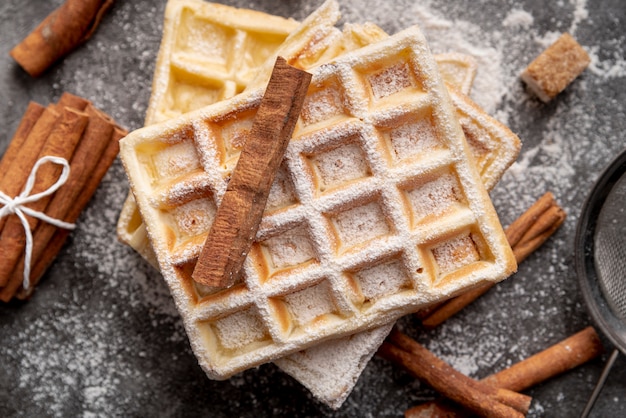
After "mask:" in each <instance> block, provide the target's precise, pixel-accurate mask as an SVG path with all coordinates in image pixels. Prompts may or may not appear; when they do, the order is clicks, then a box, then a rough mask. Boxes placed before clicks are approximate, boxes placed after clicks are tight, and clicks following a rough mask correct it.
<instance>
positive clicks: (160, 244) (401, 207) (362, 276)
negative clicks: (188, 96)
mask: <svg viewBox="0 0 626 418" xmlns="http://www.w3.org/2000/svg"><path fill="white" fill-rule="evenodd" d="M260 98H261V92H260V91H253V92H249V93H246V94H243V95H239V96H236V97H234V98H232V99H229V100H226V101H222V102H219V103H216V104H214V105H211V106H209V107H206V108H203V109H201V110H199V111H196V112H192V113H189V114H187V115H185V116H183V117H180V118H176V119H173V120H170V121H167V122H165V123H163V124H160V125H157V126H152V127H146V128H143V129H141V130H138V131H135V132H134V133H132V134H130V135H129V136H128V137H126V138H125V139H124V140H123V141H122V151H121V156H122V160H123V162H124V165H125V167H126V170H127V172H128V175H129V180H130V183H131V187H132V190H133V193H134V195H135V198H136V200H137V203H138V205H139V208H140V210H141V215H142V217H143V219H144V220H145V222H146V226H147V230H148V233H149V235H150V237H151V241H152V244H153V246H154V249H155V252H156V254H157V259H158V262H159V267H160V268H161V271H162V273H163V275H164V277H165V279H166V281H167V282H168V285H169V286H170V288H171V291H172V294H173V296H174V299H175V300H176V303H177V306H178V308H179V310H180V311H181V314H182V317H183V319H184V322H185V325H186V328H187V332H188V334H189V337H190V341H191V344H192V347H193V349H194V352H195V354H196V356H197V357H198V359H199V362H200V364H201V365H202V366H203V367H204V369H205V371H206V372H207V374H208V375H209V376H210V377H212V378H215V379H223V378H227V377H229V376H231V375H232V374H234V373H237V372H239V371H241V370H244V369H246V368H249V367H253V366H256V365H258V364H261V363H264V362H267V361H271V360H273V359H276V358H279V357H281V356H284V355H286V354H289V353H292V352H295V351H298V350H301V349H303V348H305V347H308V346H310V345H313V344H316V343H319V342H321V341H323V340H325V339H328V338H333V337H338V336H341V335H346V334H350V333H354V332H356V331H361V330H365V329H368V328H372V327H376V326H380V325H383V324H387V323H389V322H390V321H392V320H394V319H396V318H398V317H399V316H401V315H403V314H405V313H408V312H411V311H414V310H416V309H418V308H420V307H422V306H425V305H428V304H430V303H434V302H436V301H438V300H441V299H443V298H447V297H450V296H452V295H454V294H457V293H459V292H461V291H463V290H466V289H467V288H469V287H472V286H476V285H479V284H481V283H484V282H485V281H497V280H502V279H504V278H505V277H507V276H508V275H509V274H510V273H512V272H513V271H514V269H515V261H514V258H513V256H512V253H511V251H510V247H509V246H508V244H507V242H506V239H505V237H504V234H503V232H502V228H501V226H500V224H499V222H498V219H497V216H496V214H495V212H494V210H493V207H492V206H491V202H490V200H489V198H488V195H487V193H486V191H485V189H484V188H483V187H482V184H481V182H480V177H479V174H478V172H477V171H476V167H475V166H474V164H473V160H472V159H471V158H472V157H471V156H470V155H469V151H468V148H467V145H466V142H465V140H464V137H463V133H462V131H461V128H460V126H459V124H458V121H457V117H456V115H455V113H454V109H453V108H452V106H451V103H450V100H449V97H448V94H447V92H446V89H445V86H444V84H443V82H442V81H441V80H440V78H439V73H438V71H437V70H436V64H435V62H434V60H433V58H432V56H431V55H430V53H429V51H428V48H427V46H426V42H425V40H424V39H423V36H422V35H421V33H420V31H419V30H418V29H417V28H415V27H414V28H410V29H407V30H405V31H403V32H401V33H399V34H397V35H394V36H393V37H390V38H389V39H386V40H384V41H381V42H378V43H376V44H373V45H370V46H367V47H364V48H362V49H360V50H358V51H355V52H352V53H349V54H346V55H344V56H342V57H340V58H338V59H337V60H335V61H333V62H331V63H329V64H325V65H322V66H320V67H318V68H316V69H315V70H314V71H313V82H312V84H311V88H310V90H309V93H308V96H307V100H306V101H305V107H304V110H303V112H302V114H301V117H300V120H299V121H298V124H297V126H296V131H295V132H294V135H293V139H292V141H291V143H290V146H289V148H288V150H287V153H286V156H285V160H284V164H283V166H282V169H281V171H280V172H279V173H278V175H277V180H276V182H275V183H274V186H273V188H272V192H271V195H270V199H269V203H268V207H267V208H266V214H265V216H264V219H263V221H262V223H261V227H260V229H259V233H258V235H257V239H256V243H255V244H254V246H253V249H252V251H251V252H250V255H249V256H248V258H247V260H246V265H245V268H244V274H243V279H242V281H241V282H240V283H238V284H236V285H235V286H233V287H232V288H230V289H226V290H216V289H210V288H204V287H202V286H199V285H197V284H195V282H193V280H192V279H191V277H190V274H191V271H192V270H193V266H194V263H195V259H196V258H197V256H198V254H199V251H200V249H201V247H202V244H203V242H204V240H205V239H206V235H207V233H208V229H209V227H210V224H211V221H212V215H213V214H214V213H215V208H216V207H217V205H218V204H219V198H220V196H221V195H222V194H223V192H224V190H225V187H226V183H227V181H228V177H229V175H230V172H231V171H232V169H233V168H234V165H235V163H236V160H237V156H238V153H239V150H240V148H241V145H242V142H243V141H245V135H246V132H247V131H248V130H249V128H250V125H251V122H252V119H253V117H254V112H255V110H256V107H257V106H258V104H259V101H260ZM387 277H393V278H394V279H393V280H383V278H387ZM311 301H315V303H310V302H311Z"/></svg>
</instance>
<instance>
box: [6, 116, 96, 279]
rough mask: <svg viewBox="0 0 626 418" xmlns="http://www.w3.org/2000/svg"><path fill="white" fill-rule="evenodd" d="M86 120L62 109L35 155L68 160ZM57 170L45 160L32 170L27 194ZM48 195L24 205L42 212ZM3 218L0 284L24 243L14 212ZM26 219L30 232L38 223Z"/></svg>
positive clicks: (40, 188)
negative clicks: (30, 185) (58, 120)
mask: <svg viewBox="0 0 626 418" xmlns="http://www.w3.org/2000/svg"><path fill="white" fill-rule="evenodd" d="M88 121H89V117H88V116H87V115H86V114H84V113H82V112H78V111H76V110H74V109H71V108H67V107H66V108H64V110H63V112H62V115H61V118H60V123H58V124H57V125H56V126H55V128H54V129H53V130H52V132H51V133H50V136H49V137H48V139H47V140H46V142H45V144H44V146H43V147H42V149H41V151H40V153H39V158H44V157H48V156H54V157H60V158H63V159H65V160H66V161H69V160H70V158H71V157H72V155H73V154H74V150H75V149H76V146H77V145H78V142H79V141H80V139H81V137H82V136H83V131H84V130H85V127H86V126H87V122H88ZM61 171H62V168H61V167H60V166H59V165H57V164H51V163H46V164H43V165H41V167H40V168H39V170H38V171H37V173H36V177H35V182H34V185H33V188H32V190H31V192H30V196H34V195H36V194H38V193H41V192H44V191H45V190H47V189H49V188H50V187H51V186H52V185H53V184H54V183H55V182H56V181H57V179H58V178H59V176H60V175H61ZM29 174H30V173H29ZM51 198H52V196H51V195H48V196H42V197H41V198H39V199H38V200H36V201H34V202H31V203H29V204H28V208H29V209H32V210H34V211H37V212H43V211H44V210H45V209H46V207H47V205H48V203H49V202H50V199H51ZM6 219H7V221H6V224H5V225H4V228H3V229H2V231H1V232H0V254H2V259H0V287H3V286H6V284H7V282H8V281H9V279H10V277H11V273H12V272H13V268H14V267H15V265H16V264H17V262H18V261H19V259H20V257H21V256H22V254H23V253H24V249H25V246H26V233H25V231H24V228H25V224H22V221H21V220H20V218H19V217H18V216H17V215H10V216H7V217H6ZM26 220H27V221H28V225H29V227H30V230H31V231H32V230H34V229H35V228H36V227H37V225H38V223H39V220H38V219H37V218H34V217H32V216H26Z"/></svg>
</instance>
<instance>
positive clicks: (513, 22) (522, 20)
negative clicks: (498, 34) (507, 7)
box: [502, 9, 533, 29]
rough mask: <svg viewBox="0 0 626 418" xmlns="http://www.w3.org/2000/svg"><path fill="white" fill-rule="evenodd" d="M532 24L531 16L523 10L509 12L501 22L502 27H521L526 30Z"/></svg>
mask: <svg viewBox="0 0 626 418" xmlns="http://www.w3.org/2000/svg"><path fill="white" fill-rule="evenodd" d="M532 24H533V15H531V14H530V13H528V12H527V11H525V10H521V9H515V10H511V11H510V12H509V14H508V15H507V16H506V17H505V18H504V20H503V21H502V26H504V27H521V28H525V29H528V28H529V27H530V26H532Z"/></svg>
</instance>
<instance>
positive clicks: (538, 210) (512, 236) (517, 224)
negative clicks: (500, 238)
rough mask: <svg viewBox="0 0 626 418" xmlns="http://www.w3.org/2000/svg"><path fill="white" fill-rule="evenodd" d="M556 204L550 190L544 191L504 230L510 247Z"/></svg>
mask: <svg viewBox="0 0 626 418" xmlns="http://www.w3.org/2000/svg"><path fill="white" fill-rule="evenodd" d="M554 205H556V201H555V200H554V195H553V194H552V192H546V193H544V194H543V196H541V197H540V198H539V199H537V201H536V202H535V203H533V204H532V206H531V207H530V208H528V210H527V211H526V212H524V213H523V214H521V215H520V217H519V218H517V219H516V220H515V221H513V222H512V223H511V225H509V227H508V228H507V229H506V231H504V233H505V235H506V238H507V241H508V242H509V245H510V246H511V247H515V246H516V245H517V243H518V242H519V241H520V240H521V239H522V236H524V234H525V233H526V232H527V231H528V230H529V229H530V227H531V226H532V224H533V223H535V222H536V220H537V218H538V217H539V216H541V214H542V213H544V212H545V211H546V210H548V209H549V208H550V207H552V206H554Z"/></svg>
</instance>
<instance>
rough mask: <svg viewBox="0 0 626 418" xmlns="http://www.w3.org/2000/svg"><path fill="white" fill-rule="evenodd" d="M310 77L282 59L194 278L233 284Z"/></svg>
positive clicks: (200, 281) (223, 284) (210, 283)
mask: <svg viewBox="0 0 626 418" xmlns="http://www.w3.org/2000/svg"><path fill="white" fill-rule="evenodd" d="M310 81H311V74H309V73H307V72H305V71H302V70H299V69H297V68H295V67H292V66H290V65H288V64H287V61H286V60H285V59H284V58H282V57H278V58H277V60H276V64H275V65H274V71H273V72H272V76H271V78H270V81H269V84H268V86H267V90H266V91H265V95H264V96H263V100H262V101H261V105H260V107H259V110H258V113H257V114H256V116H255V118H254V122H253V125H252V130H251V132H250V136H249V137H248V138H247V140H246V144H245V145H244V147H243V150H242V152H241V156H240V157H239V161H238V162H237V166H236V167H235V170H234V171H233V174H232V177H231V179H230V182H229V183H228V188H227V189H226V193H225V194H224V197H223V198H222V202H221V204H220V206H219V207H218V209H217V213H216V215H215V220H214V222H213V225H212V227H211V230H210V232H209V236H208V237H207V240H206V243H205V245H204V248H203V250H202V253H201V254H200V258H199V259H198V263H197V264H196V267H195V269H194V272H193V275H192V277H193V279H194V280H195V281H197V282H199V283H202V284H204V285H206V286H215V287H230V286H232V284H233V283H234V281H235V278H236V276H237V274H238V273H239V271H240V270H241V267H242V266H243V262H244V260H245V258H246V255H247V254H248V252H249V251H250V247H251V246H252V240H253V239H254V237H255V235H256V233H257V230H258V228H259V223H260V222H261V217H262V215H263V211H264V209H265V204H266V202H267V197H268V195H269V191H270V187H271V186H272V183H273V182H274V177H275V175H276V171H277V170H278V166H279V165H280V163H281V161H282V159H283V155H284V154H285V150H286V149H287V144H288V143H289V140H290V139H291V135H292V133H293V130H294V128H295V125H296V121H297V120H298V117H299V116H300V111H301V110H302V104H303V103H304V97H305V94H306V92H307V89H308V87H309V83H310Z"/></svg>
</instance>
